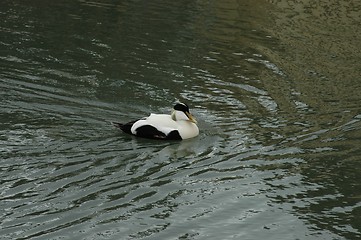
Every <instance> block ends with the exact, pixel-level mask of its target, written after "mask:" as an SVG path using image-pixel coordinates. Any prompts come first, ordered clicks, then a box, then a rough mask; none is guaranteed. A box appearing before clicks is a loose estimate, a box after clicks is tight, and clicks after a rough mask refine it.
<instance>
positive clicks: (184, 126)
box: [113, 103, 199, 140]
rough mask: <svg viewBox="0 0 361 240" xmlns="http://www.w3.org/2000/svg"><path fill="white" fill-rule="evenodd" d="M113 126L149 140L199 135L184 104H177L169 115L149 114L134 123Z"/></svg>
mask: <svg viewBox="0 0 361 240" xmlns="http://www.w3.org/2000/svg"><path fill="white" fill-rule="evenodd" d="M113 124H114V125H115V126H116V127H118V128H120V129H121V130H122V131H123V132H125V133H128V134H131V135H134V136H137V137H142V138H150V139H165V140H183V139H188V138H193V137H196V136H198V134H199V129H198V127H197V121H196V119H195V118H194V117H193V116H192V114H190V112H189V107H188V106H187V104H185V103H177V104H176V105H175V106H174V108H173V111H172V113H171V114H170V115H168V114H154V113H151V114H150V116H149V117H145V118H142V119H139V120H136V121H132V122H128V123H125V124H122V123H116V122H113Z"/></svg>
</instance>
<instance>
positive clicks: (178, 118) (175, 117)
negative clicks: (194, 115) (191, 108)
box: [171, 110, 189, 121]
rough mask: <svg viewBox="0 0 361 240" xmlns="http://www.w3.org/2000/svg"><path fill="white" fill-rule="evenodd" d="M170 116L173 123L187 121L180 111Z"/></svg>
mask: <svg viewBox="0 0 361 240" xmlns="http://www.w3.org/2000/svg"><path fill="white" fill-rule="evenodd" d="M171 116H172V119H173V120H174V121H181V120H189V118H188V117H187V115H185V113H184V112H182V111H177V110H174V111H173V112H172V114H171Z"/></svg>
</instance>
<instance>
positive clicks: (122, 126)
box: [112, 121, 135, 134]
mask: <svg viewBox="0 0 361 240" xmlns="http://www.w3.org/2000/svg"><path fill="white" fill-rule="evenodd" d="M134 122H135V121H134ZM134 122H129V123H125V124H123V123H118V122H112V124H113V126H114V127H116V128H119V129H120V130H122V131H123V132H125V133H128V134H132V132H131V130H130V129H131V128H132V126H133V124H134Z"/></svg>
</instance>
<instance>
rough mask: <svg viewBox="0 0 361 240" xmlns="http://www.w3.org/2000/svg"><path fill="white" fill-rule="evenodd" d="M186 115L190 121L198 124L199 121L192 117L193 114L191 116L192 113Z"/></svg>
mask: <svg viewBox="0 0 361 240" xmlns="http://www.w3.org/2000/svg"><path fill="white" fill-rule="evenodd" d="M186 115H187V117H188V118H189V121H191V122H193V123H195V124H197V120H196V119H195V118H194V117H193V116H192V114H190V113H188V112H187V113H186Z"/></svg>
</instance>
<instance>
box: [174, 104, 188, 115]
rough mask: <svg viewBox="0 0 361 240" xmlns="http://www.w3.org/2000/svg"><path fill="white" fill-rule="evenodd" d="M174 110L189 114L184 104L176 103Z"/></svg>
mask: <svg viewBox="0 0 361 240" xmlns="http://www.w3.org/2000/svg"><path fill="white" fill-rule="evenodd" d="M174 110H177V111H181V112H184V113H189V107H188V105H187V104H185V103H177V104H176V105H175V106H174Z"/></svg>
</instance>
